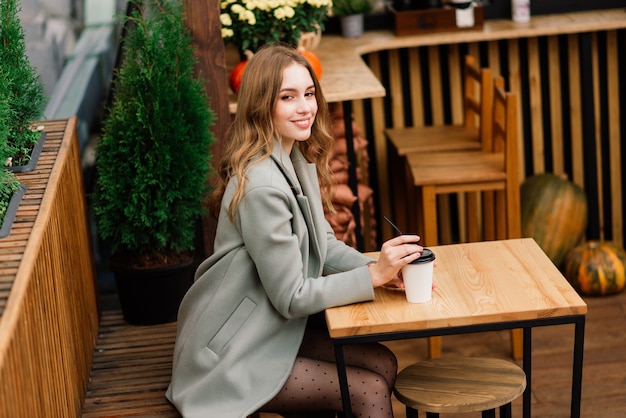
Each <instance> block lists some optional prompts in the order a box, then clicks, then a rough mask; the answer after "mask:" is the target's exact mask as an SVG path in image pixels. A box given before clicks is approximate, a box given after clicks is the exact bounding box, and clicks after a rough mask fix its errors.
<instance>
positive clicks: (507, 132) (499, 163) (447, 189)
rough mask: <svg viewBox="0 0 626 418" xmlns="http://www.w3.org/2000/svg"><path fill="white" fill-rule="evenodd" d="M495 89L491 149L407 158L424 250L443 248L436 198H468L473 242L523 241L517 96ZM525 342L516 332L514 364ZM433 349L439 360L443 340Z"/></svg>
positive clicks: (414, 220)
mask: <svg viewBox="0 0 626 418" xmlns="http://www.w3.org/2000/svg"><path fill="white" fill-rule="evenodd" d="M492 88H493V92H494V93H493V115H492V118H491V123H492V126H491V132H492V137H493V138H492V141H490V144H489V148H488V149H485V150H481V151H457V152H437V153H434V152H433V153H422V152H420V153H418V152H415V153H410V154H407V155H406V157H405V158H406V176H407V179H408V181H409V188H408V190H407V200H408V202H407V207H408V208H413V209H414V211H415V212H417V214H416V216H412V217H410V218H409V221H410V222H409V229H408V230H410V231H419V232H420V233H421V234H420V235H421V236H422V240H423V241H422V242H423V243H424V244H425V245H429V246H433V245H437V244H438V242H439V241H438V216H437V196H438V195H445V194H452V193H463V194H465V195H466V196H467V201H466V210H467V213H466V218H467V219H466V225H467V226H468V230H470V231H469V232H468V236H469V240H470V241H478V240H491V239H510V238H519V237H521V225H520V223H521V220H520V218H521V215H520V196H519V193H520V190H519V188H520V181H519V159H520V158H519V151H518V138H517V109H516V107H517V102H516V98H515V95H514V94H513V93H510V92H505V91H504V80H503V79H502V77H497V78H495V79H494V82H493V86H492ZM481 194H482V200H481V199H480V196H481ZM481 211H482V216H481ZM481 232H482V233H481ZM522 341H523V337H522V332H521V330H513V331H512V352H513V357H514V358H516V359H519V358H521V356H522ZM429 344H430V346H429V349H430V355H431V357H438V356H439V355H440V352H441V337H435V338H430V339H429Z"/></svg>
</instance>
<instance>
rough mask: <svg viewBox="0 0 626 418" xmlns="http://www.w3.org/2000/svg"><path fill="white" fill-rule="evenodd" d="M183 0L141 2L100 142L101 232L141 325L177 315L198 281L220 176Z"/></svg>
mask: <svg viewBox="0 0 626 418" xmlns="http://www.w3.org/2000/svg"><path fill="white" fill-rule="evenodd" d="M182 3H183V2H179V1H174V0H143V1H137V0H135V1H133V6H134V7H133V8H132V12H131V13H130V14H129V15H128V16H126V17H125V18H124V19H125V24H127V25H128V31H127V35H126V37H125V38H124V39H123V40H122V61H121V66H120V68H119V70H118V72H117V78H116V79H115V81H114V85H113V102H112V104H111V107H110V109H109V110H108V114H107V115H106V116H105V118H104V120H103V128H102V136H101V138H100V139H99V142H98V145H97V148H96V175H97V178H96V189H95V195H94V213H95V216H96V221H97V222H96V224H97V229H98V234H99V236H100V237H101V238H102V240H103V242H104V243H105V244H108V246H109V249H110V254H111V256H110V259H109V261H110V267H111V270H112V272H113V274H114V276H115V282H116V286H117V290H118V295H119V298H120V304H121V308H122V313H123V315H124V318H125V320H126V321H127V322H130V323H133V324H154V323H162V322H169V321H172V320H175V319H176V313H177V310H178V305H179V303H180V300H181V299H182V296H183V295H184V293H185V292H186V290H187V288H188V287H189V286H190V284H191V282H192V280H193V278H192V277H193V271H192V269H191V268H190V267H191V265H192V260H193V249H194V243H195V237H196V231H197V222H198V221H199V219H200V217H201V215H202V210H203V207H204V205H203V203H204V197H205V196H206V192H207V184H208V176H209V174H210V158H211V156H210V153H209V148H210V145H211V144H212V142H213V136H212V134H211V132H210V130H209V128H210V126H211V124H212V122H213V118H214V115H213V113H212V111H211V110H210V108H209V103H208V97H207V96H206V93H205V91H204V89H203V84H202V83H201V81H200V80H199V79H197V78H195V77H194V64H195V58H194V54H193V52H194V51H193V46H192V43H191V36H190V34H189V31H188V29H187V28H186V26H185V24H184V11H183V9H182V7H183V6H182ZM178 270H182V273H181V274H182V276H181V277H177V276H176V274H175V273H176V272H177V271H178ZM170 284H172V285H173V288H168V287H165V286H169V285H170ZM161 287H164V289H161ZM161 291H163V293H161ZM134 298H136V299H134Z"/></svg>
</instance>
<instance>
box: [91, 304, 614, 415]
mask: <svg viewBox="0 0 626 418" xmlns="http://www.w3.org/2000/svg"><path fill="white" fill-rule="evenodd" d="M585 301H586V302H587V303H588V305H589V313H588V315H587V326H586V333H585V359H584V370H583V390H582V406H581V408H582V412H581V416H582V417H584V418H589V417H602V418H613V417H615V418H617V417H623V416H626V391H624V389H623V388H624V384H625V383H626V293H621V294H619V295H615V296H608V297H602V298H585ZM174 334H175V324H168V325H166V326H156V327H133V326H130V325H127V324H125V323H124V322H123V320H122V318H121V315H119V313H117V312H108V313H105V315H104V316H103V323H102V324H101V327H100V337H99V341H98V344H97V346H96V350H95V353H94V364H93V367H92V374H91V378H90V384H89V388H88V390H87V393H88V399H87V400H86V402H85V406H84V409H83V417H110V416H171V417H176V416H178V414H176V413H175V412H174V411H172V409H171V407H170V406H169V405H168V404H167V401H166V400H165V398H164V396H163V393H164V391H165V389H166V388H167V384H168V382H169V373H170V370H171V350H172V348H173V343H174ZM573 334H574V327H573V325H559V326H553V327H543V328H536V329H535V330H534V331H533V388H532V389H533V391H532V416H533V417H541V418H565V417H568V416H569V403H570V387H571V364H572V347H573V342H574V336H573ZM509 336H510V333H509V332H508V331H501V332H489V333H479V334H468V335H455V336H448V337H444V339H443V355H469V356H492V357H498V358H504V359H508V358H509V353H510V340H509ZM386 344H387V345H388V346H389V347H390V348H391V349H392V350H393V351H394V352H395V353H396V356H397V357H398V362H399V366H400V368H404V367H406V366H408V365H409V364H411V363H413V362H415V361H418V360H421V359H424V358H426V342H425V340H409V341H394V342H389V343H386ZM115 381H118V382H120V383H115ZM146 382H149V384H146ZM121 411H124V412H123V413H122V412H121ZM394 413H395V417H396V418H405V413H404V406H403V405H402V404H400V403H399V402H398V401H396V400H395V398H394ZM448 416H449V417H452V416H454V417H460V418H471V417H476V418H478V417H480V414H479V413H477V414H456V415H446V414H442V417H448ZM513 416H515V417H521V398H520V399H518V400H516V401H515V402H514V403H513ZM279 417H280V415H277V414H261V418H279Z"/></svg>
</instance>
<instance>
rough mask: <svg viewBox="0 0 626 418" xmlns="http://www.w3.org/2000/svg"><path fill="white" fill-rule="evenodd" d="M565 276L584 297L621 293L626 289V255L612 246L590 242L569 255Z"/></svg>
mask: <svg viewBox="0 0 626 418" xmlns="http://www.w3.org/2000/svg"><path fill="white" fill-rule="evenodd" d="M564 274H565V277H566V278H567V280H568V281H569V282H570V283H571V284H572V286H573V287H574V289H576V290H577V291H578V292H579V293H582V294H584V295H591V296H601V295H611V294H614V293H619V292H621V291H622V290H624V286H625V285H626V252H625V251H624V249H622V248H621V247H619V246H617V245H615V244H613V243H610V242H606V241H588V242H586V243H584V244H581V245H578V246H576V247H574V248H573V249H572V250H571V251H570V252H569V253H567V256H566V257H565V262H564Z"/></svg>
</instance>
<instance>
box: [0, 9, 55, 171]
mask: <svg viewBox="0 0 626 418" xmlns="http://www.w3.org/2000/svg"><path fill="white" fill-rule="evenodd" d="M18 13H19V2H18V0H2V1H0V73H3V76H4V77H6V80H5V81H6V83H5V86H4V92H5V94H6V96H5V99H6V100H7V102H8V107H9V113H10V122H9V127H8V132H7V134H6V137H5V138H6V151H7V152H8V156H7V158H5V159H3V160H2V163H3V166H4V167H5V168H6V169H7V170H9V171H13V172H25V171H31V170H33V169H34V168H35V166H36V163H37V159H38V158H39V154H40V153H41V149H42V148H43V144H44V141H45V133H44V132H43V131H42V128H41V127H38V126H37V124H36V121H37V120H38V119H40V118H41V117H42V116H43V107H44V104H45V102H46V95H45V93H44V85H43V83H42V82H41V81H40V79H39V75H38V74H37V71H36V70H35V68H34V67H33V66H32V65H31V64H30V61H29V59H28V56H27V55H26V45H25V42H24V30H23V28H22V24H21V22H20V19H19V16H18Z"/></svg>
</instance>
